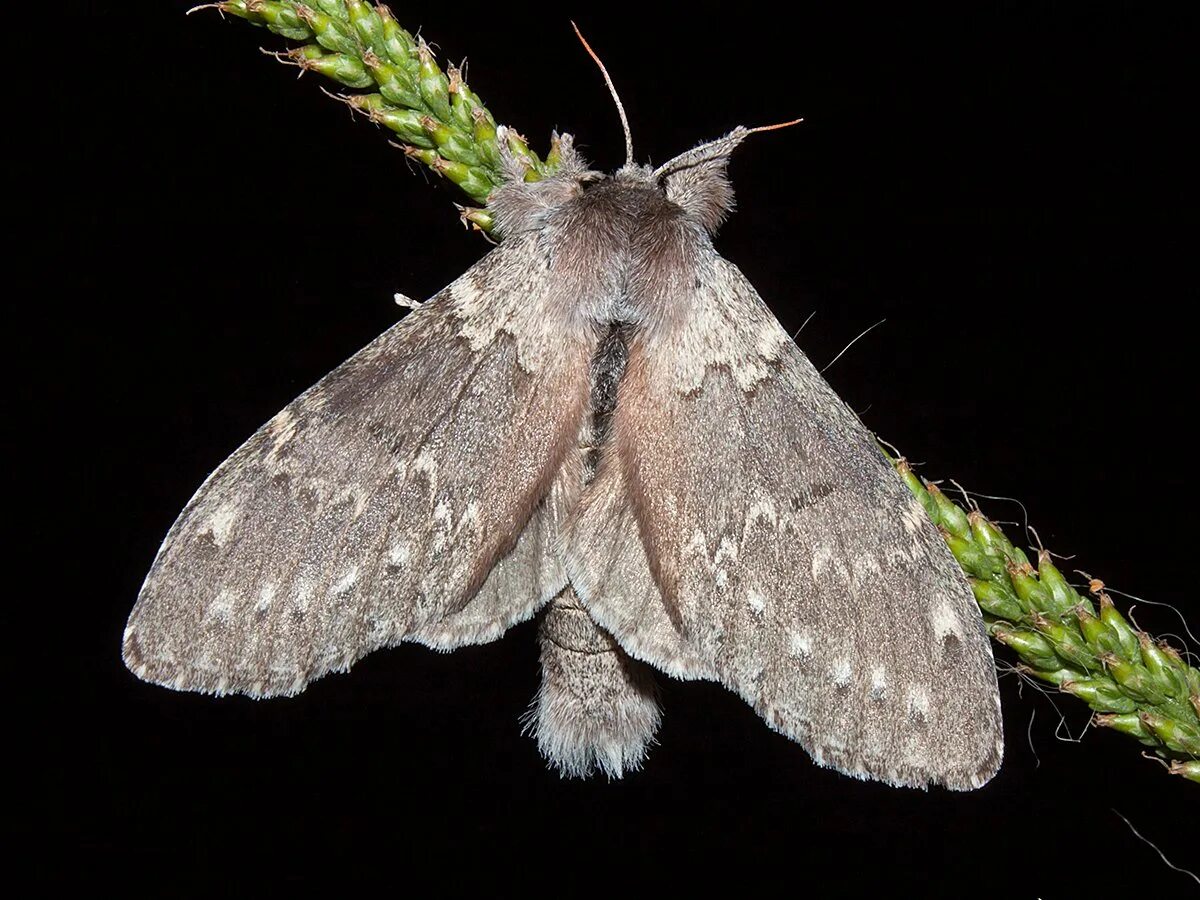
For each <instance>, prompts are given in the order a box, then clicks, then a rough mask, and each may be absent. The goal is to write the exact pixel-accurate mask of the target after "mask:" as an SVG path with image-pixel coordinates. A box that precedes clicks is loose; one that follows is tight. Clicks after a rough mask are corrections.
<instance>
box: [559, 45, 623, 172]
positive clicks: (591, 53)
mask: <svg viewBox="0 0 1200 900" xmlns="http://www.w3.org/2000/svg"><path fill="white" fill-rule="evenodd" d="M571 27H572V28H574V29H575V36H576V37H578V38H579V42H580V43H581V44H583V49H584V50H586V51H587V52H588V56H590V57H591V58H592V61H593V62H594V63H595V64H596V65H598V66H599V67H600V74H601V75H603V76H604V83H605V84H607V85H608V92H609V93H610V94H612V98H613V102H614V103H615V104H617V113H618V114H619V115H620V116H621V127H622V128H623V129H625V165H627V166H632V165H633V136H632V135H631V134H630V133H629V120H628V119H627V118H625V107H624V105H623V104H622V103H621V98H620V96H618V94H617V89H616V88H615V87H613V82H612V79H611V78H610V77H609V75H608V69H606V68H604V63H602V62H600V57H599V56H597V55H596V51H595V50H593V49H592V46H591V44H589V43H588V42H587V38H585V37H584V36H583V32H582V31H580V30H579V26H578V25H576V24H575V23H574V22H572V23H571Z"/></svg>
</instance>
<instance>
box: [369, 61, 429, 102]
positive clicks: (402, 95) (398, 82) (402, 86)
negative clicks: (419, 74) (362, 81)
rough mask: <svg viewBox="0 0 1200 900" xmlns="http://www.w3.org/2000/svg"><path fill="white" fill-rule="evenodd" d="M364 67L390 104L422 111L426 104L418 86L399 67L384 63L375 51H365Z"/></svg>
mask: <svg viewBox="0 0 1200 900" xmlns="http://www.w3.org/2000/svg"><path fill="white" fill-rule="evenodd" d="M363 65H364V66H366V69H367V71H368V72H370V73H371V77H372V78H373V79H375V84H377V85H378V86H379V93H381V94H382V95H383V97H384V99H385V100H387V102H388V103H391V104H393V105H395V106H399V107H403V108H404V109H412V110H415V109H420V108H421V107H422V106H423V105H424V104H423V101H422V100H421V95H420V94H419V93H418V92H417V86H416V85H415V84H414V83H413V81H412V79H410V78H409V77H408V73H407V72H405V71H404V70H403V69H402V68H400V67H399V66H394V65H392V64H391V63H388V62H384V61H383V59H382V58H381V57H380V56H379V55H378V54H377V53H375V52H374V51H373V50H369V49H368V50H365V51H363Z"/></svg>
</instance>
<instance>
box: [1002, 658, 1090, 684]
mask: <svg viewBox="0 0 1200 900" xmlns="http://www.w3.org/2000/svg"><path fill="white" fill-rule="evenodd" d="M1017 671H1018V672H1020V673H1022V674H1023V675H1032V676H1034V677H1035V678H1040V679H1041V680H1042V681H1046V682H1049V683H1050V684H1052V685H1054V686H1055V687H1057V688H1061V687H1062V686H1063V685H1064V684H1066V683H1067V682H1068V681H1075V682H1081V681H1086V680H1087V676H1086V675H1084V674H1083V673H1082V672H1076V671H1075V670H1074V669H1057V670H1055V671H1053V672H1046V671H1043V670H1041V669H1035V668H1033V667H1032V666H1027V665H1025V664H1024V663H1021V664H1019V665H1018V666H1017Z"/></svg>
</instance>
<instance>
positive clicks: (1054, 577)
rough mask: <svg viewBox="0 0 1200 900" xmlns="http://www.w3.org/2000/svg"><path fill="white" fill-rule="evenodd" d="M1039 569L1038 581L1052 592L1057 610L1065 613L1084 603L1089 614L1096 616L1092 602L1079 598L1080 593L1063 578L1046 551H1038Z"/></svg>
mask: <svg viewBox="0 0 1200 900" xmlns="http://www.w3.org/2000/svg"><path fill="white" fill-rule="evenodd" d="M1037 569H1038V581H1040V582H1041V583H1042V587H1044V588H1045V589H1046V590H1048V591H1049V592H1050V596H1051V597H1052V598H1053V601H1054V605H1055V606H1054V608H1055V609H1056V610H1058V611H1060V612H1065V611H1066V610H1068V609H1072V608H1073V607H1076V606H1078V605H1079V604H1081V603H1082V604H1083V605H1084V607H1085V608H1086V609H1087V610H1088V612H1090V613H1091V614H1092V615H1095V614H1096V609H1095V607H1093V606H1092V602H1091V601H1090V600H1088V599H1087V598H1085V597H1081V596H1079V593H1078V592H1077V591H1076V590H1075V589H1074V588H1073V587H1071V585H1070V584H1069V583H1068V582H1067V579H1065V578H1063V574H1062V572H1060V571H1059V570H1058V567H1057V566H1055V565H1054V562H1053V560H1051V559H1050V554H1049V553H1048V552H1046V551H1045V550H1039V551H1038V565H1037Z"/></svg>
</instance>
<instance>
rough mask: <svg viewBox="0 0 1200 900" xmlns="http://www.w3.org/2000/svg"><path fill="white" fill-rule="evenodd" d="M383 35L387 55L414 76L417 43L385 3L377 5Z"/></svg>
mask: <svg viewBox="0 0 1200 900" xmlns="http://www.w3.org/2000/svg"><path fill="white" fill-rule="evenodd" d="M375 12H377V13H378V14H379V22H380V26H381V33H382V37H383V49H384V51H385V54H384V55H385V56H386V57H387V58H388V59H389V60H391V62H392V63H393V65H397V66H400V67H401V68H403V69H405V70H407V71H408V72H409V74H410V75H412V76H413V77H415V76H416V71H417V45H416V43H415V42H414V41H413V36H412V35H411V34H409V33H408V32H407V31H405V30H404V29H403V28H401V27H400V25H399V24H398V23H397V22H396V20H395V19H394V18H393V17H392V11H391V10H390V9H388V8H387V7H386V6H384V5H383V4H379V5H377V6H376V7H375Z"/></svg>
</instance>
